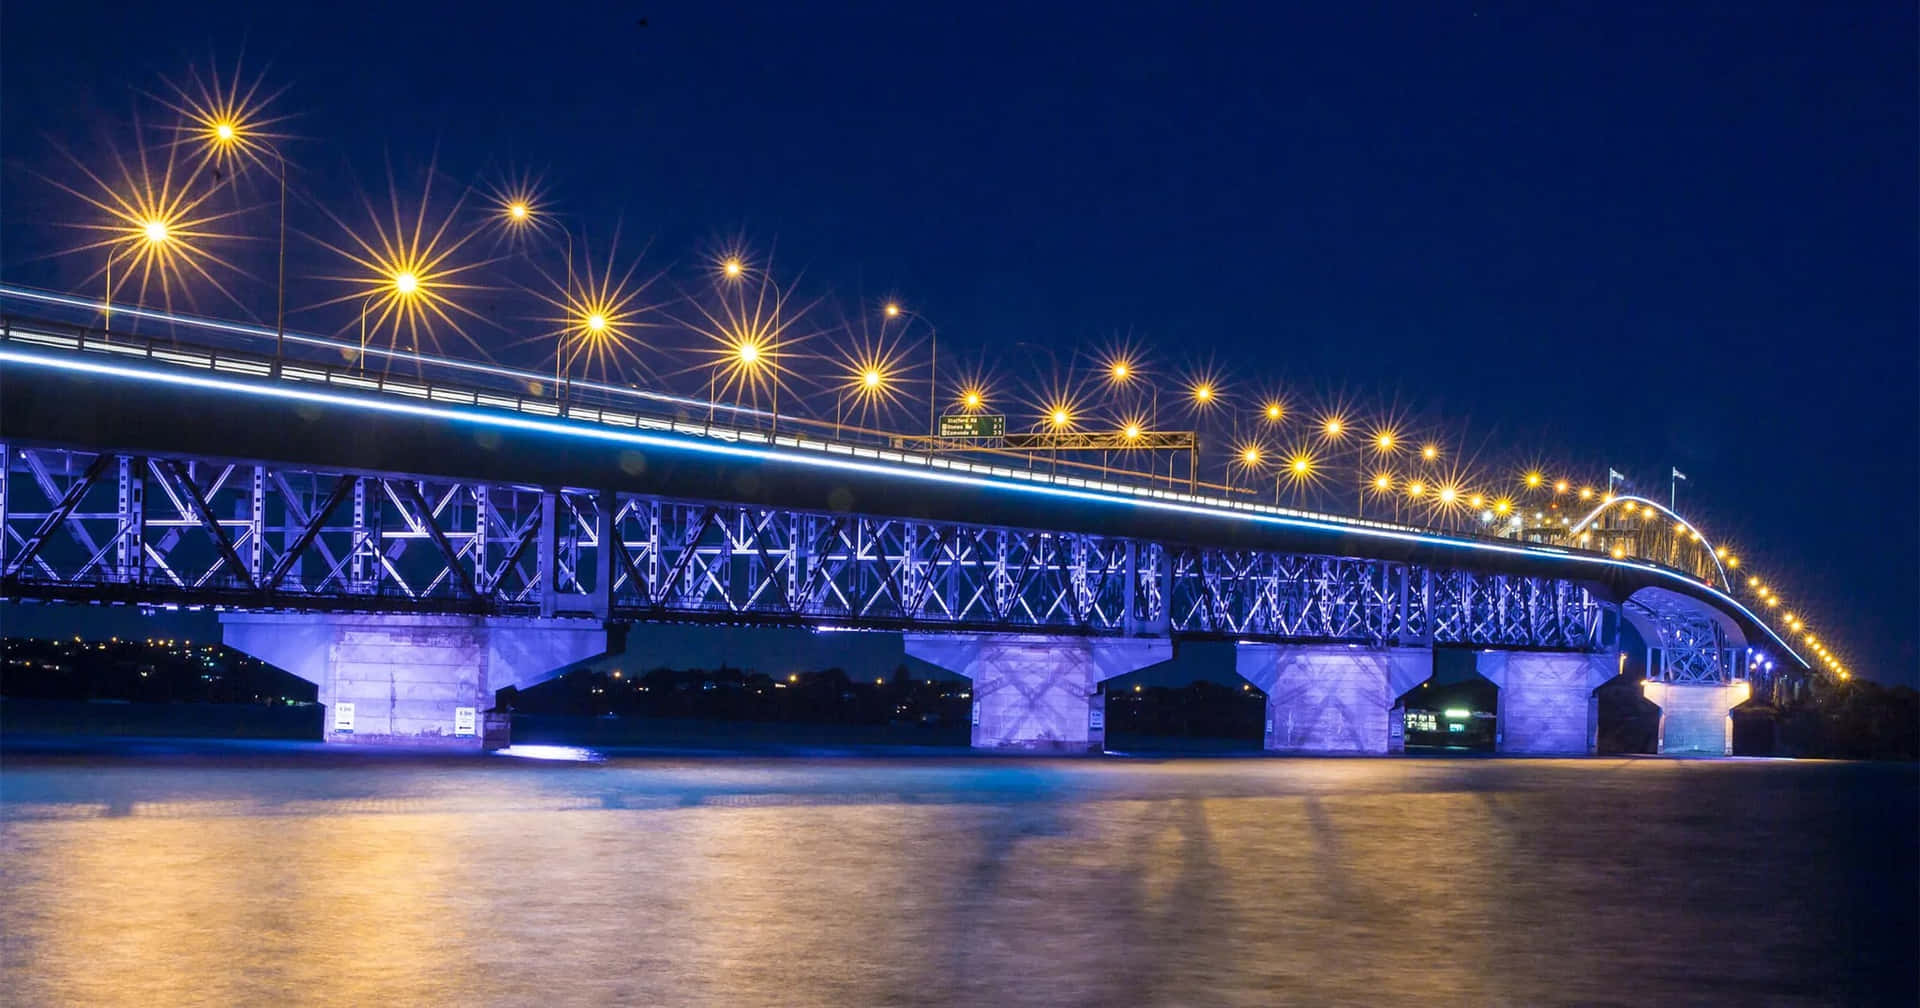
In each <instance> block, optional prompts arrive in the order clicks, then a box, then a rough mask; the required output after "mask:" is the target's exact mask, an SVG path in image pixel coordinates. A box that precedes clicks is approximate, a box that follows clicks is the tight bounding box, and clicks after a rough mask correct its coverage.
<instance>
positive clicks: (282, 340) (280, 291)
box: [200, 111, 287, 377]
mask: <svg viewBox="0 0 1920 1008" xmlns="http://www.w3.org/2000/svg"><path fill="white" fill-rule="evenodd" d="M209 118H210V121H209V119H201V120H200V126H201V127H202V128H203V129H204V130H205V134H204V136H205V143H206V145H207V154H208V156H209V157H214V158H221V159H225V158H232V159H233V160H232V161H231V164H232V165H233V166H234V167H238V166H239V162H240V159H241V158H242V157H246V158H251V159H252V160H253V161H254V162H255V163H256V164H258V163H260V159H259V155H258V154H257V153H256V152H257V151H264V152H266V153H267V154H271V155H273V162H274V165H275V167H276V168H278V171H276V172H275V173H274V175H275V176H276V181H277V182H278V183H279V187H280V239H279V252H278V256H277V259H278V263H277V265H276V274H277V275H276V280H275V283H274V303H273V370H272V372H271V374H272V375H273V376H274V377H279V375H280V367H281V364H282V362H283V361H284V359H285V354H286V345H287V159H286V157H285V156H284V155H282V154H281V153H280V148H279V147H277V146H275V145H274V144H273V143H271V142H270V141H268V140H267V138H266V137H265V136H264V135H262V134H261V133H260V132H259V131H258V130H257V129H256V128H255V127H256V126H257V125H258V121H257V120H255V119H254V118H253V117H252V115H251V114H249V113H247V112H244V111H236V113H235V114H234V115H232V116H230V117H227V118H211V117H209Z"/></svg>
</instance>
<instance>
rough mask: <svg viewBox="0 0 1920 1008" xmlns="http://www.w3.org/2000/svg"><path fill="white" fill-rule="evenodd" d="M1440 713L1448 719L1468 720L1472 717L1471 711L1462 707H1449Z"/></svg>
mask: <svg viewBox="0 0 1920 1008" xmlns="http://www.w3.org/2000/svg"><path fill="white" fill-rule="evenodd" d="M1441 713H1442V714H1445V715H1446V716H1447V717H1450V718H1470V717H1472V716H1473V712H1472V711H1470V710H1467V709H1465V708H1463V707H1449V708H1447V709H1446V710H1444V711H1441Z"/></svg>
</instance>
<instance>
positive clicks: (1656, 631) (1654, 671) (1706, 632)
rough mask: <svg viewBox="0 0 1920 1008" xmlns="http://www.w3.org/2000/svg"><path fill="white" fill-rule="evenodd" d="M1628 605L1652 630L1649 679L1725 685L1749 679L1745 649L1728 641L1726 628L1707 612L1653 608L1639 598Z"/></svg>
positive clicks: (1648, 655) (1649, 646) (1643, 624)
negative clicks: (1737, 680)
mask: <svg viewBox="0 0 1920 1008" xmlns="http://www.w3.org/2000/svg"><path fill="white" fill-rule="evenodd" d="M1626 605H1627V606H1628V607H1629V608H1630V609H1631V610H1632V613H1633V615H1634V616H1635V617H1636V620H1635V622H1636V623H1637V624H1638V625H1639V626H1641V627H1642V628H1648V627H1650V628H1651V629H1652V633H1651V634H1647V633H1644V632H1643V634H1642V635H1643V636H1646V637H1648V640H1647V642H1646V644H1647V678H1649V679H1657V680H1661V681H1664V682H1679V683H1726V682H1732V681H1734V680H1736V679H1745V678H1749V676H1748V669H1747V666H1746V663H1745V661H1744V658H1745V655H1744V650H1745V649H1744V648H1742V647H1740V646H1739V645H1737V644H1734V643H1733V642H1731V641H1729V640H1728V638H1727V633H1726V630H1725V628H1723V627H1722V626H1721V625H1720V622H1719V621H1718V620H1715V619H1714V618H1713V617H1712V616H1710V615H1708V614H1707V613H1706V612H1704V611H1700V610H1697V609H1692V608H1683V607H1676V606H1651V605H1647V604H1645V603H1643V602H1641V601H1640V600H1638V599H1628V600H1627V602H1626Z"/></svg>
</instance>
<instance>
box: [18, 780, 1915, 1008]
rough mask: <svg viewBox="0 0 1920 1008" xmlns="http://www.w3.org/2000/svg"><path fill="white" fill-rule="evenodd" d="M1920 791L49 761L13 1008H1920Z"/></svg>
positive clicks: (23, 802)
mask: <svg viewBox="0 0 1920 1008" xmlns="http://www.w3.org/2000/svg"><path fill="white" fill-rule="evenodd" d="M542 754H543V755H568V754H567V753H564V752H560V753H555V752H547V753H542ZM575 755H579V754H575ZM1917 796H1920V774H1917V773H1916V770H1915V768H1914V767H1912V766H1910V765H1897V766H1888V765H1863V764H1838V763H1810V762H1802V763H1793V762H1785V761H1759V760H1754V761H1746V760H1736V761H1683V760H1667V759H1653V758H1626V759H1606V758H1602V759H1589V760H1496V759H1417V758H1395V759H1351V760H1340V759H1263V758H1250V759H1226V758H1217V759H1166V760H1148V759H1106V760H1039V759H1005V758H988V757H970V756H959V755H955V756H950V757H924V756H922V757H902V758H876V757H862V758H846V757H837V758H805V757H787V758H767V757H764V756H757V757H748V756H742V757H700V758H690V757H685V756H643V757H618V756H616V757H613V758H608V759H604V760H601V761H597V762H592V761H589V762H567V761H547V760H533V759H515V758H512V757H504V756H492V757H471V758H447V757H429V756H418V755H396V754H381V753H367V752H351V751H341V750H337V749H336V750H324V749H322V748H321V747H319V746H317V745H301V744H272V743H265V744H263V743H246V744H239V743H233V744H217V745H216V744H206V743H202V744H187V743H171V744H167V743H152V744H119V745H116V746H114V747H112V748H110V749H105V750H85V749H71V750H66V751H43V750H28V751H17V750H16V751H9V752H7V753H6V754H5V763H4V771H3V772H0V831H3V832H0V837H3V839H0V853H3V854H4V862H3V863H4V872H5V883H6V884H5V889H6V895H5V899H4V902H3V903H0V934H4V936H5V937H4V967H3V968H4V991H5V993H6V996H5V997H4V1000H5V1002H6V1003H7V1004H10V1005H33V1006H42V1005H100V1006H112V1005H139V1006H152V1005H201V1004H204V1005H244V1004H287V1005H304V1004H315V1005H320V1004H325V1005H372V1004H407V1005H432V1004H456V1003H457V1004H462V1005H538V1006H542V1008H555V1006H563V1005H603V1004H604V1005H615V1004H618V1005H726V1006H733V1005H937V1004H978V1005H1016V1004H1034V1005H1107V1004H1148V1005H1159V1004H1167V1005H1214V1004H1218V1005H1262V1006H1265V1005H1285V1004H1301V1005H1332V1004H1353V1005H1393V1004H1422V1005H1424V1004H1461V1005H1468V1004H1472V1005H1481V1004H1512V1005H1548V1004H1622V1005H1627V1004H1631V1005H1644V1004H1683V1003H1684V1004H1694V1003H1724V1004H1743V1005H1744V1004H1789V1005H1793V1004H1810V1005H1811V1004H1909V1005H1910V1004H1913V1003H1915V1002H1916V1000H1920V981H1917V980H1916V966H1915V953H1916V942H1917V941H1920V939H1917V938H1916V934H1920V924H1917V921H1916V902H1920V872H1917V869H1916V858H1917V857H1920V855H1917V854H1916V850H1917V849H1920V847H1917V844H1920V839H1917V837H1916V830H1917V829H1920V825H1917V824H1920V799H1917Z"/></svg>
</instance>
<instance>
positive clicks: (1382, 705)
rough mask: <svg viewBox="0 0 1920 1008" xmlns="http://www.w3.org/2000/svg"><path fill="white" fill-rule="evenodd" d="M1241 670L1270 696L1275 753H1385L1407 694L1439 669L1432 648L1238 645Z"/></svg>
mask: <svg viewBox="0 0 1920 1008" xmlns="http://www.w3.org/2000/svg"><path fill="white" fill-rule="evenodd" d="M1234 662H1235V670H1236V671H1238V672H1239V674H1240V677H1241V678H1242V679H1245V680H1247V681H1248V682H1250V683H1252V684H1253V685H1254V686H1255V687H1257V688H1258V689H1260V690H1261V691H1262V692H1264V693H1266V695H1267V718H1266V743H1265V744H1266V747H1267V748H1268V749H1270V750H1273V751H1275V752H1296V753H1354V754H1385V753H1387V752H1389V751H1390V750H1391V748H1392V740H1393V739H1394V738H1397V737H1400V736H1399V733H1398V732H1396V731H1395V730H1394V726H1393V723H1392V721H1393V717H1394V712H1395V707H1394V704H1395V702H1396V701H1397V700H1398V699H1399V698H1400V695H1401V694H1403V693H1405V692H1406V691H1408V690H1410V689H1412V688H1414V687H1415V686H1418V685H1419V684H1420V683H1422V682H1424V681H1425V680H1426V679H1427V678H1428V677H1429V676H1431V675H1432V674H1433V652H1432V651H1430V650H1428V649H1426V648H1363V647H1349V646H1347V645H1344V644H1304V645H1302V644H1239V645H1235V647H1234Z"/></svg>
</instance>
